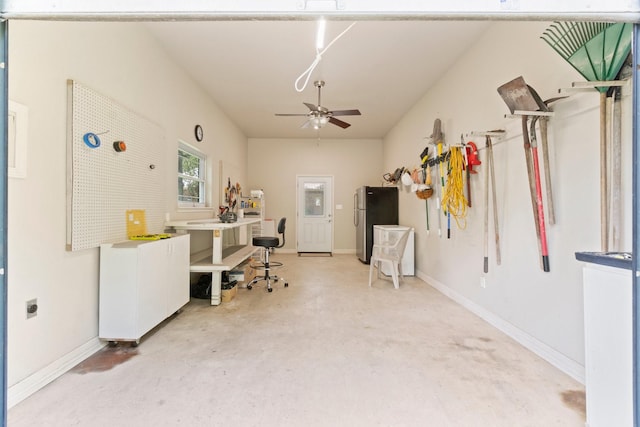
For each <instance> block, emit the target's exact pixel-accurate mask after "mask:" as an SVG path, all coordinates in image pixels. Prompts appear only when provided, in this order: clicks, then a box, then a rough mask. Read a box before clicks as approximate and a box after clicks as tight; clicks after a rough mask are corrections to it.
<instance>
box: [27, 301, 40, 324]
mask: <svg viewBox="0 0 640 427" xmlns="http://www.w3.org/2000/svg"><path fill="white" fill-rule="evenodd" d="M26 304H27V319H30V318H32V317H35V316H37V315H38V299H37V298H34V299H30V300H29V301H27V303H26Z"/></svg>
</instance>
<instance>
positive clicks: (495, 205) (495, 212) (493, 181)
mask: <svg viewBox="0 0 640 427" xmlns="http://www.w3.org/2000/svg"><path fill="white" fill-rule="evenodd" d="M486 144H487V159H489V173H490V174H491V198H492V200H493V232H494V234H495V246H496V264H498V265H500V262H501V261H500V232H499V226H498V201H497V199H496V173H495V170H494V166H493V143H492V142H491V136H489V135H487V142H486Z"/></svg>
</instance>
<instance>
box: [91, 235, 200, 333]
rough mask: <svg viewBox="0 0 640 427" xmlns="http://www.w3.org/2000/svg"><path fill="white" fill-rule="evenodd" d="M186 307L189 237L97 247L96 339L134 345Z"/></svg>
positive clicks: (108, 244)
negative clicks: (98, 288)
mask: <svg viewBox="0 0 640 427" xmlns="http://www.w3.org/2000/svg"><path fill="white" fill-rule="evenodd" d="M187 302H189V235H188V234H185V235H180V236H175V237H172V238H169V239H162V240H153V241H144V240H128V241H126V242H120V243H106V244H103V245H101V246H100V311H99V328H98V329H99V331H98V336H99V337H100V338H102V339H106V340H110V341H136V342H139V340H140V338H141V337H142V336H143V335H144V334H145V333H147V332H149V331H150V330H151V329H152V328H154V327H155V326H156V325H158V324H159V323H160V322H162V321H163V320H164V319H166V318H167V317H169V316H171V315H172V314H173V313H175V312H176V311H178V310H179V309H180V308H181V307H182V306H183V305H185V304H186V303H187Z"/></svg>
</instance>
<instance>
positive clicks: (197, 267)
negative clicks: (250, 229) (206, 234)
mask: <svg viewBox="0 0 640 427" xmlns="http://www.w3.org/2000/svg"><path fill="white" fill-rule="evenodd" d="M257 249H258V248H256V247H255V246H251V245H247V246H242V245H240V246H231V247H229V248H227V249H225V250H223V251H222V263H221V264H214V263H212V262H211V258H212V254H213V248H209V249H205V250H203V251H200V252H196V253H194V254H191V265H190V267H189V270H190V271H191V272H192V273H211V272H214V271H230V270H233V268H234V267H236V266H237V265H240V264H242V262H243V261H244V260H246V259H247V258H249V257H251V255H253V253H254V252H255V251H256V250H257Z"/></svg>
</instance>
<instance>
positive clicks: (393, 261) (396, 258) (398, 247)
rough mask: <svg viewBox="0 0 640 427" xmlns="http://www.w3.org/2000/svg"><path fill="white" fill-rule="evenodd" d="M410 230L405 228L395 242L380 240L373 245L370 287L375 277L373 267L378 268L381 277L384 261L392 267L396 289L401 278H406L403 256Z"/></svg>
mask: <svg viewBox="0 0 640 427" xmlns="http://www.w3.org/2000/svg"><path fill="white" fill-rule="evenodd" d="M410 231H411V229H410V228H407V229H406V230H404V231H403V232H402V234H401V235H400V237H399V238H398V240H396V241H395V242H380V243H376V244H375V245H373V248H372V249H371V259H370V262H369V287H371V281H372V279H373V269H374V268H377V269H378V276H377V277H378V279H379V278H380V270H381V268H382V264H383V263H386V264H388V265H389V267H390V268H391V277H392V279H393V286H394V287H395V288H396V289H398V288H399V287H400V280H399V278H401V279H404V275H403V274H402V257H403V255H404V249H405V248H406V247H407V240H408V239H409V234H410Z"/></svg>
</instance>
